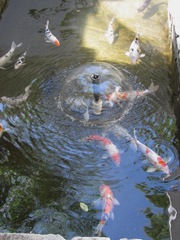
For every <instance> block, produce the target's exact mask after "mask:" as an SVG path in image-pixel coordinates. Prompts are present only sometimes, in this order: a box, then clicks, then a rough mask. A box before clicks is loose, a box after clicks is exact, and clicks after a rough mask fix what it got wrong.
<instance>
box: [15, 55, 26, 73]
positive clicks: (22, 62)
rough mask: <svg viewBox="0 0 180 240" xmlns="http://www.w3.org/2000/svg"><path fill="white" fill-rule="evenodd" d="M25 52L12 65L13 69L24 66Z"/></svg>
mask: <svg viewBox="0 0 180 240" xmlns="http://www.w3.org/2000/svg"><path fill="white" fill-rule="evenodd" d="M26 54H27V51H25V52H24V53H23V54H22V55H21V56H20V57H19V58H18V59H17V61H16V63H15V64H14V69H18V68H20V67H21V66H23V65H25V64H26V63H25V58H26Z"/></svg>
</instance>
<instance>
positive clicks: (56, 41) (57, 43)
mask: <svg viewBox="0 0 180 240" xmlns="http://www.w3.org/2000/svg"><path fill="white" fill-rule="evenodd" d="M54 44H55V45H56V46H57V47H59V46H60V42H59V41H58V40H57V39H56V40H55V41H54Z"/></svg>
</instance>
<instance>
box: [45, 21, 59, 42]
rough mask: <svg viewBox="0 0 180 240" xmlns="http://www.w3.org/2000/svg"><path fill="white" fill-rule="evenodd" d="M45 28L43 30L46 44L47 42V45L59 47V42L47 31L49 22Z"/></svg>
mask: <svg viewBox="0 0 180 240" xmlns="http://www.w3.org/2000/svg"><path fill="white" fill-rule="evenodd" d="M45 26H46V28H45V36H46V37H45V40H46V42H49V43H52V44H54V45H56V46H58V47H59V46H60V42H59V40H58V39H57V38H56V37H55V36H54V35H53V34H52V32H51V31H50V30H49V20H47V23H46V25H45Z"/></svg>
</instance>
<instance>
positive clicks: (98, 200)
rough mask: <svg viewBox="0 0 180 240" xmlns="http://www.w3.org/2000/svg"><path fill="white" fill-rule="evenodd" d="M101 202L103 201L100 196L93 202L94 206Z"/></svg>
mask: <svg viewBox="0 0 180 240" xmlns="http://www.w3.org/2000/svg"><path fill="white" fill-rule="evenodd" d="M101 203H102V202H101V198H98V199H96V200H94V201H93V203H92V204H93V205H94V206H98V205H100V204H101Z"/></svg>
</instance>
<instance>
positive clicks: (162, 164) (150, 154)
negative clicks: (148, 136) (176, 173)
mask: <svg viewBox="0 0 180 240" xmlns="http://www.w3.org/2000/svg"><path fill="white" fill-rule="evenodd" d="M131 144H133V146H132V147H133V148H135V149H137V147H139V148H140V150H141V151H142V152H143V153H144V154H145V156H146V157H147V158H148V159H149V161H150V163H151V164H152V165H153V166H151V167H149V168H148V170H147V172H154V171H156V170H160V171H162V172H164V173H165V174H166V175H167V177H168V176H170V170H169V167H168V165H167V163H166V161H165V160H164V159H163V158H161V157H160V156H159V155H158V154H157V153H155V152H154V151H153V150H152V149H150V148H148V147H147V146H146V145H144V144H142V143H141V142H140V141H138V140H137V137H136V132H135V130H134V139H132V140H131Z"/></svg>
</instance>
